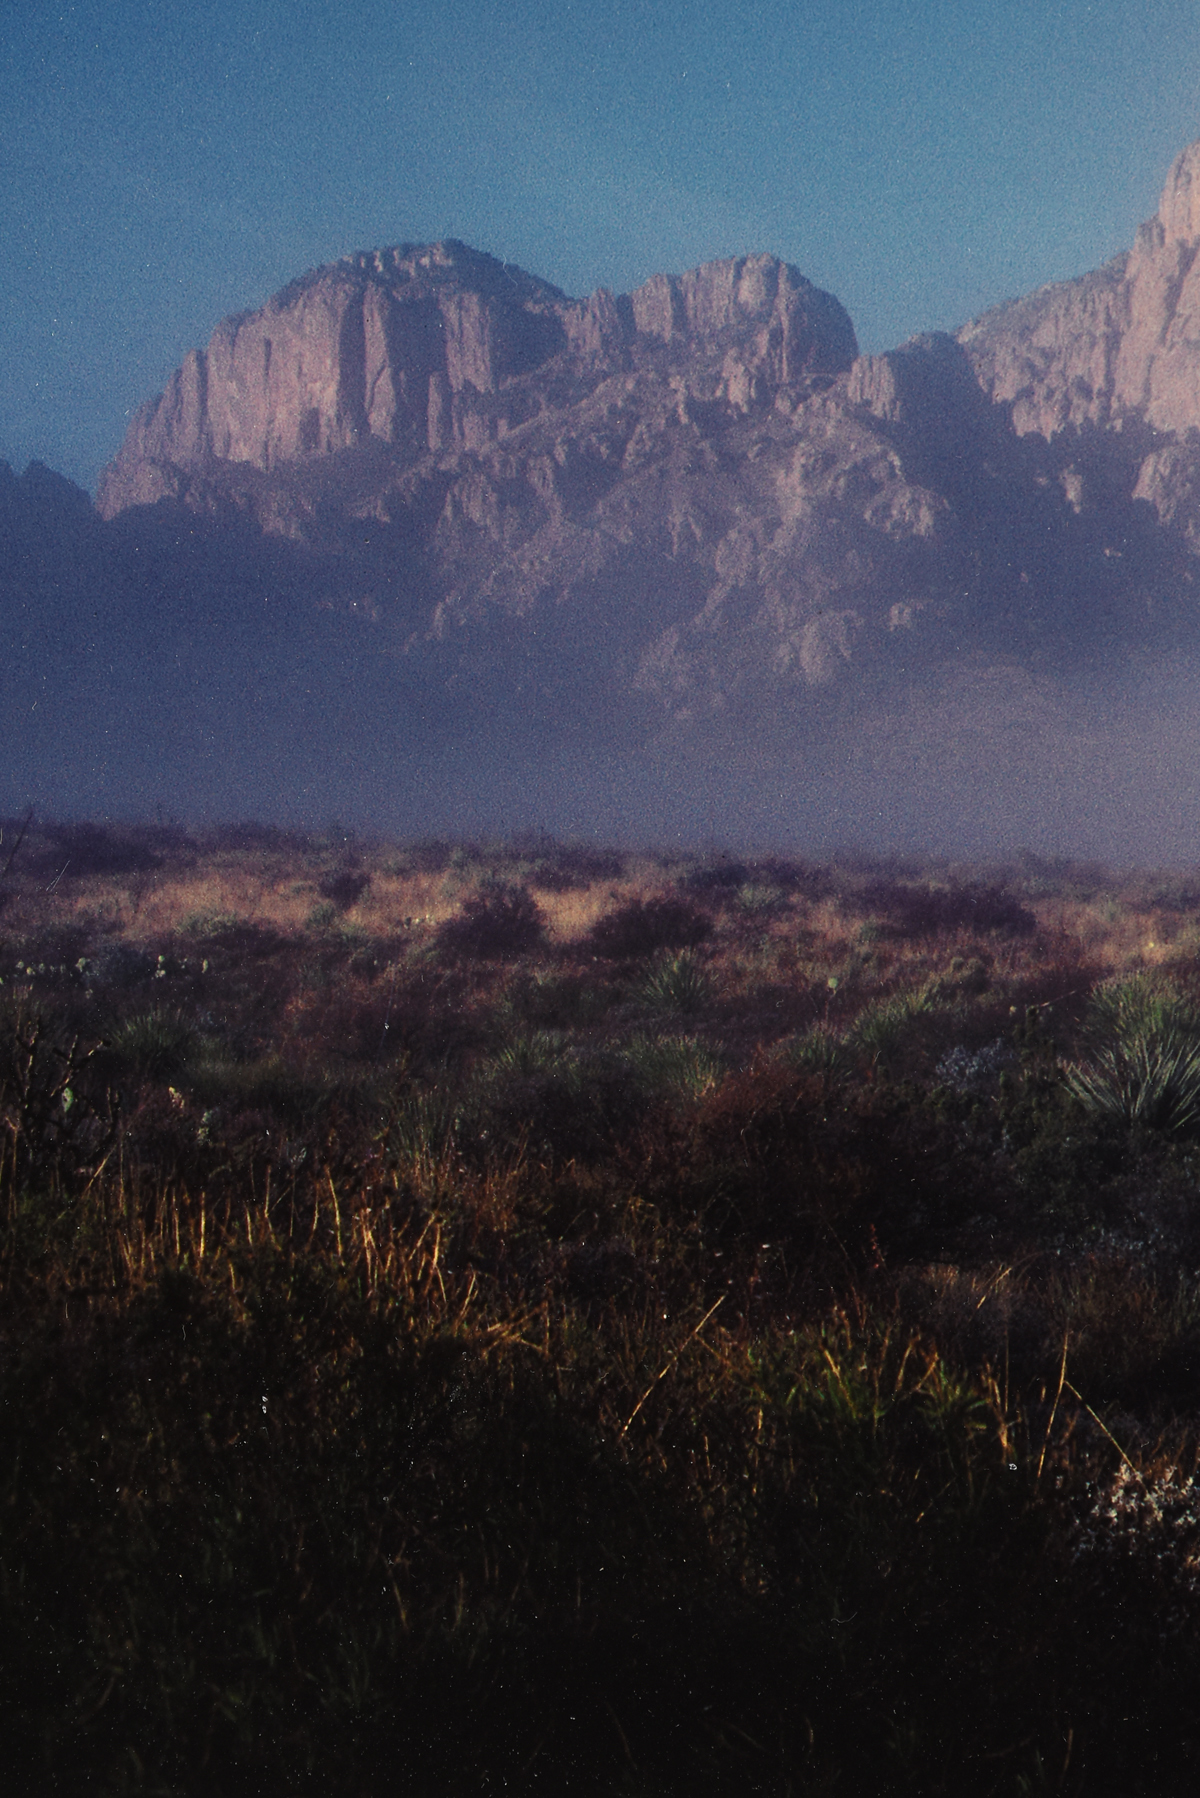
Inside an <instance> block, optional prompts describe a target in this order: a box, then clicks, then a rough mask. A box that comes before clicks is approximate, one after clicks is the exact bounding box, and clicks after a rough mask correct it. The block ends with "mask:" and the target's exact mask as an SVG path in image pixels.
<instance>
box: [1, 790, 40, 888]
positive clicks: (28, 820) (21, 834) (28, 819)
mask: <svg viewBox="0 0 1200 1798" xmlns="http://www.w3.org/2000/svg"><path fill="white" fill-rule="evenodd" d="M32 822H33V807H32V806H30V808H29V810H28V811H27V812H26V814H25V822H24V823H23V824H22V826H21V828H20V830H19V831H18V832H17V840H16V842H15V843H14V844H13V846H12V848H11V850H10V851H9V856H8V860H7V861H6V862H5V864H4V868H3V871H0V880H3V879H4V877H5V875H6V874H7V873H8V870H9V869H10V868H11V867H12V865H13V863H14V862H15V861H16V859H17V850H18V849H19V848H20V847H21V844H22V843H23V842H24V841H25V832H26V831H27V830H28V829H29V826H30V825H31V824H32Z"/></svg>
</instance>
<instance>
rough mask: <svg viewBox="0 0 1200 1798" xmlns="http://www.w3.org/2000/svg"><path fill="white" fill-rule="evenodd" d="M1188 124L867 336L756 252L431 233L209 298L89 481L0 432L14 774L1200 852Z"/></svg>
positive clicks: (15, 786)
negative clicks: (1013, 293) (1094, 213)
mask: <svg viewBox="0 0 1200 1798" xmlns="http://www.w3.org/2000/svg"><path fill="white" fill-rule="evenodd" d="M1198 252H1200V144H1196V145H1192V146H1191V147H1190V148H1189V149H1187V150H1185V151H1184V152H1183V153H1182V155H1180V156H1179V157H1178V158H1177V160H1176V162H1175V164H1174V165H1173V167H1172V169H1171V171H1170V174H1169V175H1168V178H1167V182H1166V186H1165V189H1164V191H1163V195H1162V198H1161V202H1160V205H1159V209H1158V212H1157V214H1156V215H1155V216H1154V217H1153V218H1152V219H1151V220H1150V221H1149V222H1148V223H1147V224H1146V225H1144V226H1143V227H1142V228H1141V230H1140V231H1139V233H1138V237H1137V241H1136V243H1135V244H1134V246H1133V248H1132V249H1131V250H1130V251H1129V252H1127V253H1126V254H1123V255H1121V256H1119V257H1117V258H1116V259H1115V260H1114V261H1113V262H1111V263H1109V264H1108V265H1107V266H1106V267H1104V268H1102V269H1100V270H1098V271H1096V272H1095V273H1092V274H1089V275H1085V276H1083V277H1081V278H1079V279H1077V280H1074V281H1069V282H1065V283H1062V284H1059V285H1057V286H1052V287H1047V288H1043V289H1041V290H1040V291H1038V292H1037V293H1035V294H1032V295H1030V296H1029V297H1027V298H1025V299H1019V300H1015V301H1012V302H1009V303H1007V304H1005V305H1002V306H999V307H997V308H995V309H993V310H992V311H990V312H988V313H986V314H985V315H984V316H982V317H981V318H978V319H974V320H972V321H970V322H969V323H968V324H966V325H964V327H963V328H962V329H961V330H960V331H959V332H958V333H957V334H956V335H953V336H951V335H946V334H930V335H926V336H921V337H918V338H915V339H913V340H912V341H911V342H909V343H907V344H905V345H903V346H902V347H900V348H899V349H896V350H894V351H891V352H889V353H887V354H884V355H879V356H861V355H859V353H858V346H857V342H856V339H855V334H854V328H853V325H852V323H851V320H850V319H849V317H848V316H847V314H846V312H845V310H844V308H843V307H842V306H841V304H840V303H839V302H838V300H837V299H835V298H834V297H833V296H832V295H830V294H828V293H825V292H822V291H821V290H820V289H819V288H817V287H814V286H813V285H812V284H811V283H810V282H809V281H807V280H806V279H805V277H804V276H803V275H802V274H801V273H800V272H799V271H798V270H797V269H795V268H792V267H791V266H789V265H788V264H786V263H783V262H780V261H778V260H777V259H775V258H774V257H771V256H766V255H755V256H748V257H744V258H737V259H732V260H727V261H721V262H714V263H709V264H706V265H704V266H703V267H701V268H698V269H695V270H693V271H691V272H690V273H688V274H685V275H682V276H679V277H674V276H666V275H658V276H655V277H654V278H653V279H652V280H650V281H648V282H647V283H646V284H645V285H644V286H643V287H641V288H639V289H638V290H637V291H636V292H635V293H633V294H632V295H620V296H614V295H612V294H609V293H607V292H605V291H604V290H600V291H598V292H597V293H595V294H593V295H592V296H591V297H590V298H588V299H584V300H578V299H572V298H570V297H568V296H567V295H566V294H563V293H562V292H560V291H559V290H558V289H557V288H555V287H553V286H551V285H550V284H548V283H546V282H544V281H541V280H538V279H537V278H536V277H534V276H532V275H529V274H526V273H525V272H524V271H522V270H520V269H517V268H515V267H513V266H511V265H509V264H505V263H501V262H499V261H497V260H496V259H494V258H492V257H490V256H487V255H484V254H481V253H480V252H477V251H474V250H471V249H469V248H467V247H466V246H465V245H462V244H460V243H456V242H445V243H441V244H434V245H411V244H404V245H400V246H398V247H396V248H392V249H387V250H379V251H372V252H364V253H362V254H359V255H355V256H352V257H349V258H346V259H344V260H343V261H340V262H338V263H334V264H331V265H328V266H326V267H324V268H320V269H317V270H315V271H313V272H311V273H310V274H307V275H304V276H302V277H301V278H300V279H299V280H297V281H295V282H293V283H292V284H291V285H290V286H289V287H287V288H285V289H284V290H283V291H282V292H281V293H279V294H277V295H276V296H275V297H274V298H273V299H272V300H270V301H269V302H268V304H267V305H266V306H264V307H262V308H260V309H259V310H257V311H253V312H248V313H245V314H241V315H238V316H236V317H233V318H229V319H226V320H224V321H223V322H222V323H220V324H219V325H218V326H217V328H216V330H215V332H214V334H213V336H212V339H211V341H210V343H209V345H208V346H207V348H206V349H204V350H196V351H193V352H192V353H190V354H189V355H188V357H187V358H186V360H185V361H184V363H183V365H182V367H181V368H180V369H179V370H178V371H177V372H176V373H175V375H173V376H172V378H171V380H170V381H169V383H168V384H167V387H166V389H165V390H164V392H163V393H162V394H160V395H158V396H156V397H155V398H153V399H151V400H149V401H148V402H147V403H146V405H144V406H143V407H142V408H141V410H140V411H139V412H138V414H137V415H136V416H135V418H134V419H133V420H132V422H131V424H130V427H129V431H128V434H127V436H126V440H125V443H124V445H123V446H122V448H121V450H120V451H119V453H118V454H117V456H116V457H115V458H114V460H113V461H112V462H111V463H110V464H109V466H108V467H107V468H106V470H105V471H104V474H103V476H102V478H101V482H100V486H99V491H98V494H97V499H96V504H95V506H93V504H92V502H91V501H90V499H89V498H88V496H87V495H86V494H84V493H82V492H81V491H80V490H79V489H77V488H73V487H72V486H71V484H70V483H68V482H66V481H65V480H63V479H62V478H61V477H58V476H56V475H53V474H52V473H51V472H50V471H49V470H46V469H44V468H41V467H40V466H39V465H37V464H33V465H31V467H30V468H29V469H28V470H26V472H25V474H24V475H22V476H20V477H18V476H16V475H14V474H13V472H12V471H11V470H10V469H7V468H6V467H4V466H3V465H0V655H2V661H0V696H2V701H0V702H2V703H3V706H4V709H5V714H6V716H8V717H9V718H11V721H12V726H13V728H12V731H11V733H10V736H9V740H10V744H11V749H10V750H9V751H7V752H6V754H5V756H4V758H3V762H0V809H4V810H8V811H10V812H12V811H16V810H17V809H18V808H23V807H24V806H25V805H28V804H33V805H35V806H37V807H39V808H42V809H46V810H53V811H56V812H59V813H60V814H61V813H64V812H66V813H74V814H95V813H97V812H112V813H117V814H130V813H134V814H137V813H140V814H142V815H145V814H146V812H147V811H149V810H151V809H154V808H163V809H165V810H168V811H170V812H171V813H172V814H180V815H185V816H196V815H219V816H226V817H228V816H231V815H238V816H248V815H256V816H259V817H266V818H273V819H278V820H280V821H300V820H305V821H309V822H312V821H316V820H318V819H323V818H324V819H327V818H330V817H333V816H337V817H338V818H341V819H344V820H346V821H348V822H355V823H359V824H371V825H375V826H379V827H386V828H392V829H400V830H405V831H413V830H424V829H429V830H470V831H473V832H478V831H481V830H489V829H495V830H511V829H514V828H518V827H542V828H549V829H553V830H557V831H560V832H561V831H567V832H586V833H597V834H604V835H608V836H612V837H618V836H619V837H623V838H626V839H628V838H630V837H637V836H639V835H641V836H656V837H658V838H660V839H661V838H662V837H664V836H667V837H669V836H671V835H677V836H681V837H691V838H693V839H694V838H695V837H697V836H712V837H715V838H719V839H723V840H743V841H745V840H773V841H777V842H790V843H793V844H797V845H803V844H816V843H818V842H820V843H826V842H829V841H835V840H842V841H857V842H860V843H863V844H878V845H881V846H887V847H898V846H899V847H904V846H912V847H917V846H922V847H930V846H942V847H945V848H947V849H958V850H961V851H963V852H978V851H980V850H981V849H986V848H991V847H994V848H996V849H1004V848H1011V847H1013V846H1014V845H1015V844H1017V843H1024V844H1027V845H1030V846H1032V847H1035V848H1037V849H1038V850H1039V852H1042V851H1045V850H1050V849H1056V850H1063V851H1067V850H1069V851H1071V852H1073V853H1079V852H1088V853H1096V854H1105V855H1110V856H1137V857H1141V858H1146V857H1149V858H1151V859H1166V860H1169V859H1175V860H1181V859H1182V860H1187V859H1196V853H1197V852H1196V851H1195V850H1194V849H1193V847H1192V845H1193V843H1194V841H1195V836H1196V830H1197V827H1198V826H1200V779H1198V778H1197V775H1196V773H1195V772H1194V770H1195V769H1196V768H1197V767H1198V766H1200V757H1198V754H1197V751H1198V750H1200V710H1198V708H1197V707H1196V706H1195V703H1194V700H1193V697H1192V695H1193V693H1194V691H1195V690H1196V673H1197V671H1198V669H1200V256H1198Z"/></svg>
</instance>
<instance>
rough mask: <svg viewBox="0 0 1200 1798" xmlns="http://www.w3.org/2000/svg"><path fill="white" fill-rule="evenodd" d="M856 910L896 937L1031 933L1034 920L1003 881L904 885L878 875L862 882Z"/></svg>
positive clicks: (1019, 934)
mask: <svg viewBox="0 0 1200 1798" xmlns="http://www.w3.org/2000/svg"><path fill="white" fill-rule="evenodd" d="M855 903H856V905H857V908H858V909H859V910H860V911H865V912H874V913H877V914H878V915H879V916H881V917H882V918H883V919H884V920H885V921H886V922H887V924H888V925H889V926H890V928H891V930H892V932H893V933H894V934H895V935H897V936H933V935H935V934H936V933H937V932H938V931H943V930H947V931H949V930H976V931H980V932H984V931H987V932H996V933H998V934H1000V935H1002V936H1031V935H1032V934H1033V932H1034V931H1035V930H1036V929H1037V919H1036V918H1035V917H1034V915H1033V913H1032V912H1031V911H1029V910H1028V908H1027V907H1026V906H1024V905H1022V904H1021V903H1020V901H1019V900H1018V899H1015V898H1014V897H1013V896H1012V894H1011V893H1007V892H1005V890H1004V888H1003V887H1001V886H985V885H968V886H951V887H928V886H906V885H904V884H903V883H902V882H899V881H894V880H877V881H873V882H872V883H871V884H870V885H869V886H866V887H863V888H862V890H861V891H860V892H859V894H858V896H857V900H856V902H855Z"/></svg>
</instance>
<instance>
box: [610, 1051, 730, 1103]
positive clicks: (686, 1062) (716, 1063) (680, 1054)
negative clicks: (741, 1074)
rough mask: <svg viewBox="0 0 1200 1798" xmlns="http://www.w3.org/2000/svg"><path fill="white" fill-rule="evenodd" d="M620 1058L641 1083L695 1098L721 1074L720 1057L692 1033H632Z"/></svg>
mask: <svg viewBox="0 0 1200 1798" xmlns="http://www.w3.org/2000/svg"><path fill="white" fill-rule="evenodd" d="M623 1060H624V1061H625V1063H626V1065H627V1066H628V1067H630V1068H631V1069H632V1070H633V1073H634V1075H635V1077H636V1078H637V1080H638V1081H640V1082H641V1084H642V1085H644V1086H646V1087H648V1088H649V1089H650V1090H651V1091H655V1092H672V1093H676V1094H679V1095H682V1096H683V1097H685V1098H689V1099H699V1098H702V1097H703V1096H704V1094H705V1093H709V1092H711V1091H712V1089H713V1088H714V1087H715V1086H717V1085H718V1084H719V1083H720V1081H721V1079H722V1078H723V1076H724V1074H725V1063H724V1061H723V1060H722V1059H721V1057H720V1056H719V1055H718V1054H717V1053H716V1052H715V1051H714V1050H712V1049H710V1048H708V1047H707V1046H706V1045H705V1044H704V1043H700V1042H697V1041H696V1038H695V1037H693V1036H666V1037H663V1036H658V1037H644V1036H643V1037H635V1038H634V1040H633V1042H631V1043H630V1044H629V1046H628V1048H627V1049H626V1050H625V1051H624V1055H623Z"/></svg>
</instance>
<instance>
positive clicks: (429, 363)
mask: <svg viewBox="0 0 1200 1798" xmlns="http://www.w3.org/2000/svg"><path fill="white" fill-rule="evenodd" d="M856 348H857V346H856V344H855V340H854V330H853V327H852V325H851V323H850V320H849V318H848V317H847V316H846V313H845V311H844V310H843V309H842V307H841V306H840V305H839V304H838V302H837V301H836V300H835V299H833V297H832V296H831V295H829V294H827V293H823V292H821V291H820V290H819V289H818V288H815V287H813V286H812V285H811V284H810V283H809V282H807V281H805V280H804V278H803V277H802V276H801V275H799V274H798V273H797V271H796V270H795V269H792V268H790V267H789V266H788V265H787V264H786V263H781V262H778V261H776V259H775V258H773V257H770V256H751V257H747V258H743V259H740V260H736V261H728V262H716V263H710V264H707V265H706V266H705V267H703V268H698V269H693V270H692V271H691V272H690V273H689V274H687V275H684V276H683V277H681V278H675V277H673V276H667V275H656V276H655V277H654V278H653V279H652V280H650V281H648V282H647V283H646V285H645V286H644V287H641V288H639V289H638V291H637V292H636V293H634V294H633V295H631V296H622V297H621V298H614V297H613V296H612V295H611V294H609V293H607V292H605V291H603V290H601V291H599V292H597V293H595V294H593V295H592V296H591V298H590V299H587V300H570V299H568V298H567V296H566V295H565V294H563V293H561V292H560V291H559V290H558V289H557V288H556V287H552V286H550V285H549V283H547V282H544V281H539V280H536V279H535V278H534V277H533V276H530V275H527V274H525V273H524V272H523V271H522V270H521V269H518V268H514V267H512V266H511V265H509V264H506V263H500V262H497V261H496V260H495V259H494V258H493V257H490V256H485V255H481V254H479V253H478V252H476V251H474V250H470V249H468V248H467V247H466V246H465V245H463V244H459V243H454V242H450V243H441V244H433V245H427V246H413V245H408V244H406V245H402V246H400V247H399V248H397V249H390V250H379V251H373V252H370V253H365V254H361V255H357V256H353V257H349V258H347V259H346V260H345V261H343V262H339V263H335V264H333V265H331V266H329V267H326V268H321V269H318V270H316V271H315V272H314V273H313V274H310V275H307V276H305V277H303V278H302V279H301V280H299V281H296V282H293V283H292V285H291V286H290V287H287V288H285V289H284V290H283V292H282V293H279V294H277V295H276V296H275V298H274V299H272V300H271V301H269V302H268V304H267V305H266V306H264V307H263V308H262V309H261V310H260V311H258V312H252V313H246V314H242V315H240V316H238V317H235V318H229V319H226V320H224V322H223V323H221V324H220V325H218V327H217V329H216V331H215V332H214V333H213V337H212V340H211V342H210V343H209V346H208V349H207V350H193V351H192V352H191V353H190V354H189V355H188V356H187V358H186V360H185V361H184V364H183V366H182V368H180V369H179V370H178V371H177V373H176V374H175V375H174V376H173V377H172V379H171V381H170V383H169V384H168V386H167V388H166V391H165V392H164V393H162V394H160V395H159V396H158V398H157V399H154V400H152V401H150V402H149V403H148V404H147V405H145V406H143V407H142V408H141V410H140V411H139V412H138V414H137V416H136V417H135V418H134V420H133V422H132V424H131V425H130V428H129V433H128V436H127V438H126V441H125V445H124V447H123V449H122V450H121V453H120V455H119V456H118V457H117V459H116V461H115V462H114V463H113V464H111V466H110V467H109V468H108V469H106V471H105V473H104V476H103V478H102V481H101V485H100V494H99V507H100V510H101V512H102V513H103V514H104V515H105V516H108V517H112V516H113V515H115V514H116V513H117V512H119V511H122V510H123V509H124V508H125V507H127V506H130V505H144V504H147V503H152V502H153V501H154V500H156V499H158V498H160V497H163V496H164V495H171V496H175V495H178V494H180V493H181V492H182V491H183V490H184V488H185V486H186V481H187V477H188V475H190V474H195V473H207V474H212V473H213V472H214V471H215V470H216V469H217V468H218V467H219V466H220V465H222V464H238V465H241V466H244V467H249V468H252V469H257V470H259V471H262V472H264V473H266V472H269V471H271V470H273V469H276V468H279V467H281V466H283V465H286V464H288V463H292V462H297V461H301V460H303V459H305V458H311V457H313V456H327V455H330V454H332V453H335V452H337V451H339V450H344V449H348V448H350V447H352V446H355V445H364V444H373V445H377V446H382V447H386V448H387V450H388V451H389V452H390V453H391V454H392V456H393V457H394V458H395V459H396V460H397V461H398V462H399V463H401V464H402V465H406V464H410V463H413V462H416V461H419V460H420V458H421V457H422V456H424V455H426V454H428V453H435V454H436V453H438V452H441V451H454V450H477V449H480V448H482V447H483V446H484V445H486V444H487V443H490V442H493V441H495V440H496V439H498V438H501V437H503V436H504V435H506V433H507V432H509V431H510V430H512V429H513V428H514V427H515V426H517V425H519V424H523V423H525V422H526V421H527V420H528V419H529V418H530V417H532V416H536V415H537V414H538V413H539V412H541V411H544V410H546V409H547V408H548V407H553V406H555V405H558V404H561V403H562V400H563V399H564V398H565V397H568V396H570V397H577V396H578V394H579V392H580V391H581V390H582V389H585V388H586V387H588V386H591V385H594V384H595V383H596V381H598V380H600V379H603V378H605V377H606V376H608V375H611V374H613V373H614V372H616V371H618V370H620V369H624V368H631V367H639V366H645V365H648V364H649V365H654V366H658V367H660V368H662V367H667V366H674V365H675V364H686V365H687V366H688V367H689V369H693V370H694V369H695V368H697V367H699V366H701V365H703V367H704V369H705V371H706V372H707V373H708V375H709V377H710V379H709V382H708V385H709V386H710V387H711V388H712V390H713V393H714V395H716V394H719V395H720V396H721V397H723V398H725V399H727V400H728V401H729V402H730V404H732V405H733V406H735V407H738V408H741V409H742V410H745V409H746V408H748V407H749V406H750V405H752V404H758V403H769V401H770V400H772V399H773V398H774V396H775V394H776V393H777V392H778V391H779V390H780V389H781V388H786V387H789V386H794V385H796V384H797V383H802V382H804V381H806V380H808V379H810V378H811V377H813V376H819V375H832V374H836V373H838V372H839V371H840V370H842V369H844V368H847V367H848V366H849V364H850V362H851V361H852V360H853V358H854V355H855V353H856ZM714 375H715V377H716V378H715V379H713V378H712V377H713V376H714Z"/></svg>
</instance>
